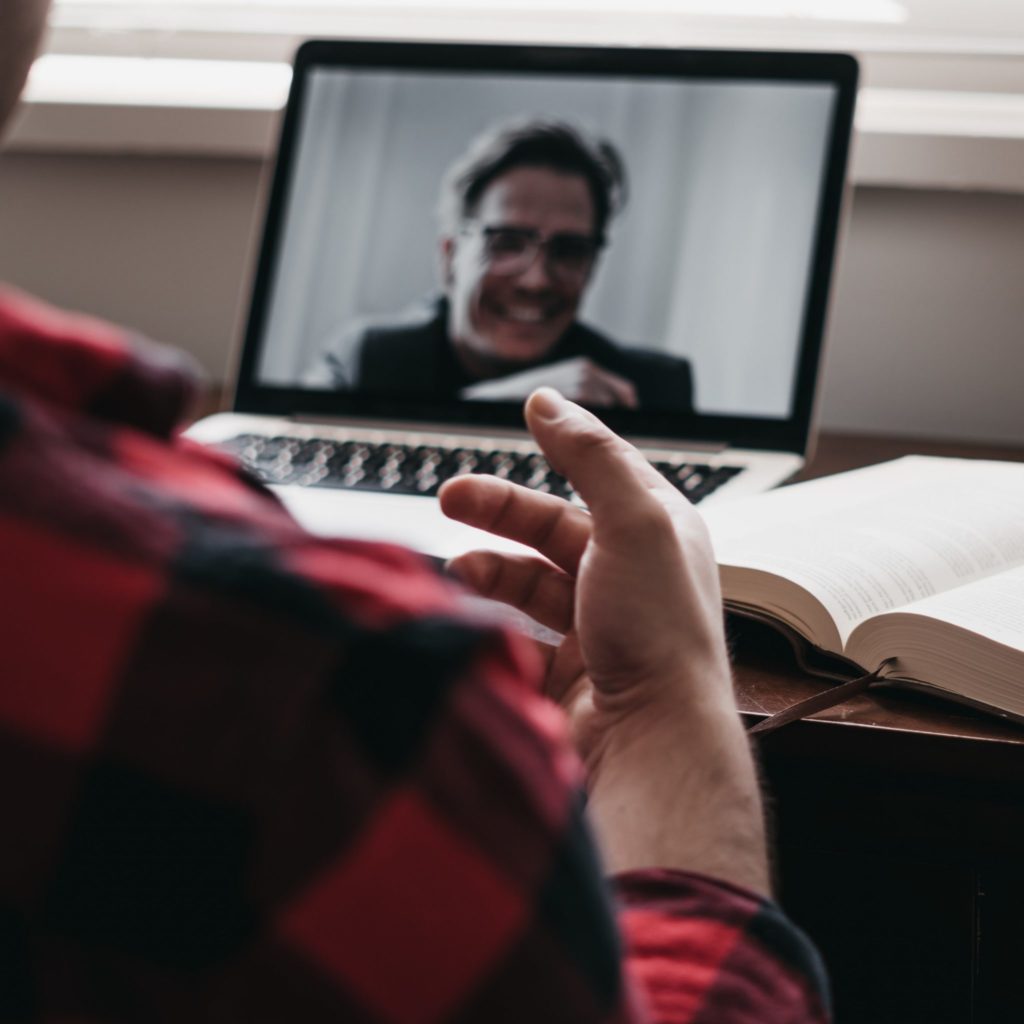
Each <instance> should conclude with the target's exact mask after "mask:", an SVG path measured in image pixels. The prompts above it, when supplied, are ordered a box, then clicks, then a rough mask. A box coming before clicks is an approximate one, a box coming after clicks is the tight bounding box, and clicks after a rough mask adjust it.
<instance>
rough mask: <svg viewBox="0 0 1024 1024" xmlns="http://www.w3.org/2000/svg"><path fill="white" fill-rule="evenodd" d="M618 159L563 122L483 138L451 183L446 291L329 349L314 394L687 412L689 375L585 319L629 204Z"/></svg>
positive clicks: (447, 183)
mask: <svg viewBox="0 0 1024 1024" xmlns="http://www.w3.org/2000/svg"><path fill="white" fill-rule="evenodd" d="M624 186H625V182H624V171H623V166H622V162H621V160H620V158H619V156H618V153H617V152H616V150H615V149H614V147H612V146H611V144H610V143H608V142H605V141H596V140H591V139H589V138H588V137H587V136H586V135H584V134H583V133H582V132H581V131H579V130H578V129H576V128H574V127H572V126H570V125H568V124H565V123H562V122H558V121H547V120H536V119H534V120H529V121H518V122H514V123H512V124H506V125H502V126H500V127H499V128H498V129H497V130H490V131H488V132H487V133H485V134H484V135H483V136H481V137H479V138H478V139H476V140H475V141H474V142H473V143H472V144H471V146H470V147H469V149H468V150H467V152H466V153H465V154H464V155H463V156H462V157H460V158H459V159H458V160H457V161H456V162H455V164H454V165H453V166H452V167H451V168H450V169H449V171H448V172H447V174H446V175H445V177H444V180H443V182H442V194H441V238H440V262H441V278H442V286H443V294H442V295H441V296H439V297H438V298H437V299H436V300H435V301H434V302H433V303H431V304H429V305H428V306H427V307H426V308H420V309H417V310H415V311H413V312H412V313H410V314H407V315H406V316H405V317H403V318H402V319H401V320H399V321H398V322H395V321H391V322H389V323H387V324H377V325H371V326H368V327H367V326H365V325H362V326H361V327H360V328H359V329H358V330H356V331H354V332H352V331H350V332H348V333H347V334H346V335H345V336H344V337H342V338H340V339H338V340H337V341H336V342H335V343H333V344H331V345H330V346H329V347H328V350H327V351H326V352H325V353H324V355H323V357H322V362H321V363H320V365H319V366H318V367H317V369H316V371H315V372H314V374H313V376H312V377H311V378H310V380H309V383H313V384H320V385H321V386H323V385H327V386H332V387H344V388H349V387H356V388H359V389H361V390H367V391H374V392H379V393H390V394H396V395H402V396H408V397H422V398H435V397H437V398H442V397H452V396H455V395H458V396H459V397H461V398H467V399H476V400H486V401H519V400H521V399H522V398H524V397H525V396H526V395H528V394H529V393H530V392H531V391H532V390H533V389H534V388H535V387H538V386H539V385H551V386H554V387H557V388H558V389H559V390H560V391H562V393H563V394H566V395H568V396H570V397H572V398H574V399H575V400H577V401H580V402H583V403H586V404H588V405H593V406H605V407H608V406H620V407H625V408H645V409H647V408H651V409H671V410H675V411H678V410H689V409H691V408H692V406H693V383H692V378H691V372H690V365H689V363H688V362H687V361H686V360H685V359H680V358H677V357H674V356H669V355H666V354H664V353H660V352H652V351H649V350H643V349H636V348H631V347H625V346H622V345H619V344H617V343H616V342H613V341H611V340H610V339H609V338H607V337H605V336H604V335H602V334H600V333H599V332H598V331H596V330H594V329H593V328H591V327H588V326H585V325H584V324H582V323H580V322H579V320H578V319H577V317H578V314H579V308H580V304H581V302H582V300H583V297H584V294H585V292H586V289H587V287H588V286H589V284H590V281H591V279H592V277H593V272H594V268H595V265H596V263H597V259H598V256H599V254H600V251H601V249H602V248H603V247H604V246H605V244H606V243H607V228H608V223H609V221H610V220H611V218H612V216H613V215H614V214H615V213H616V212H617V210H618V209H619V208H620V206H621V204H622V200H623V196H624Z"/></svg>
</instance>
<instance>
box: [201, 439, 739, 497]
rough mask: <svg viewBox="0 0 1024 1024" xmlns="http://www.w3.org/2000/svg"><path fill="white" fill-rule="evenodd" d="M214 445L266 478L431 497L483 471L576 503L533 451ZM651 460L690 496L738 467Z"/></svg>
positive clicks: (281, 442) (324, 443)
mask: <svg viewBox="0 0 1024 1024" xmlns="http://www.w3.org/2000/svg"><path fill="white" fill-rule="evenodd" d="M220 447H221V448H222V449H224V450H225V451H227V452H230V453H231V454H234V455H236V456H238V458H239V459H240V460H241V461H242V462H243V463H244V464H245V465H246V466H247V467H248V468H249V469H250V470H251V471H252V472H254V473H256V475H257V476H259V477H260V478H261V479H262V480H263V481H264V482H266V483H270V484H284V483H287V484H297V485H299V486H303V487H337V488H341V489H349V490H361V491H384V492H389V493H392V494H421V495H425V496H427V497H433V496H435V495H436V494H437V492H438V490H439V489H440V487H441V484H442V483H444V481H445V480H449V479H451V478H452V477H456V476H464V475H468V474H471V473H475V474H480V473H483V474H493V475H494V476H497V477H499V478H501V479H505V480H511V481H513V482H514V483H518V484H521V485H522V486H524V487H529V488H531V489H533V490H536V491H539V492H541V493H546V494H553V495H555V496H556V497H559V498H565V499H567V500H569V501H572V502H573V503H574V504H577V505H581V504H582V502H581V501H580V499H579V497H578V495H577V494H576V492H575V491H574V490H573V488H572V486H571V484H569V482H568V481H567V480H566V479H565V478H564V477H563V476H561V475H560V474H558V473H556V472H555V471H554V470H553V469H552V468H551V466H550V465H549V464H548V461H547V459H546V458H545V457H544V456H543V455H541V454H540V453H539V452H510V451H504V450H495V451H482V450H481V449H478V448H454V449H445V448H441V447H439V446H435V445H420V446H418V447H416V448H413V447H410V446H408V445H403V444H397V443H389V444H383V445H374V444H369V443H367V442H362V441H345V442H336V441H329V440H325V439H320V438H312V439H307V440H302V439H300V438H290V437H271V438H267V437H260V436H258V435H254V434H239V435H238V436H237V437H233V438H230V439H229V440H227V441H225V442H223V443H222V444H221V445H220ZM652 464H653V466H654V468H655V469H657V470H658V472H659V473H661V474H662V476H664V477H665V479H666V480H668V481H669V482H670V483H671V484H672V485H673V486H674V487H676V488H677V489H678V490H679V491H680V492H681V493H683V494H684V495H686V497H687V498H688V499H689V500H690V501H692V502H694V503H695V504H696V503H697V502H699V501H701V500H702V499H704V498H706V497H707V496H708V495H709V494H712V493H713V492H714V491H715V490H717V489H718V488H719V487H720V486H722V484H724V483H726V482H727V481H728V480H731V479H732V478H733V477H734V476H735V475H736V474H737V473H739V472H741V470H740V468H739V467H736V466H709V465H705V464H702V463H691V462H681V463H676V462H665V461H662V462H654V463H652Z"/></svg>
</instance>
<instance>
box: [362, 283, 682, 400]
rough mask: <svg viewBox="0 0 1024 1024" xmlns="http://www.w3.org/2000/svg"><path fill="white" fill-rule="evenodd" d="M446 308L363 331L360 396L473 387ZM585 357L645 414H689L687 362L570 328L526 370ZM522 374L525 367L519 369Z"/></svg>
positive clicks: (442, 394)
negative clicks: (621, 385) (619, 382)
mask: <svg viewBox="0 0 1024 1024" xmlns="http://www.w3.org/2000/svg"><path fill="white" fill-rule="evenodd" d="M447 323H448V307H447V301H446V300H445V299H439V300H438V301H437V303H436V304H435V305H434V307H433V310H432V311H430V310H428V311H427V315H426V317H425V318H424V320H423V321H422V322H419V323H417V322H415V321H411V320H407V321H405V322H403V323H401V324H397V325H392V326H377V327H368V328H366V329H365V330H364V332H363V336H362V338H361V339H360V341H359V342H358V343H357V344H358V345H359V356H358V378H357V380H355V381H354V382H353V383H354V384H355V386H356V387H357V388H359V390H361V391H364V390H365V391H373V392H377V393H379V394H389V395H396V396H402V397H410V398H411V397H416V398H424V399H431V398H453V397H455V395H456V394H457V393H458V392H459V391H460V390H461V389H462V388H464V387H466V385H468V384H472V383H475V381H474V380H473V379H472V378H470V377H468V376H467V375H466V373H465V371H464V370H463V369H462V367H461V365H460V364H459V362H458V360H457V358H456V356H455V352H454V350H453V348H452V345H451V343H450V341H449V340H448V330H447ZM576 356H585V357H587V358H588V359H591V360H592V361H593V362H595V363H596V364H597V365H598V366H602V367H604V368H605V369H606V370H610V371H611V372H612V373H617V374H619V376H621V377H625V378H626V379H627V380H630V381H632V382H633V384H634V385H635V387H636V390H637V400H638V402H639V404H640V407H641V408H643V409H645V410H654V411H658V410H665V411H673V412H692V411H693V375H692V373H691V370H690V363H689V361H688V360H686V359H682V358H679V357H676V356H670V355H666V354H665V353H663V352H651V351H649V350H646V349H637V348H627V347H626V346H623V345H619V344H617V343H615V342H613V341H612V340H611V339H609V338H607V337H605V336H604V335H603V334H600V333H599V332H598V331H595V330H594V329H593V328H591V327H586V326H585V325H583V324H581V323H574V324H572V326H570V328H569V329H568V330H567V331H566V332H565V334H564V335H563V336H562V338H561V339H560V340H559V342H558V344H557V345H555V346H554V348H553V349H552V350H551V351H550V352H549V353H548V354H547V355H546V356H545V357H544V359H541V360H539V361H538V362H536V363H531V364H530V365H531V366H544V365H547V364H550V363H558V362H561V361H562V360H564V359H572V358H574V357H576ZM523 369H526V367H523Z"/></svg>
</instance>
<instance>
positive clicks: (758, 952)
mask: <svg viewBox="0 0 1024 1024" xmlns="http://www.w3.org/2000/svg"><path fill="white" fill-rule="evenodd" d="M191 389H192V385H191V383H190V377H189V374H188V372H187V371H186V370H184V369H183V368H182V367H181V366H180V365H179V363H178V360H177V358H176V357H174V356H173V355H171V354H169V353H168V352H167V351H164V350H160V349H156V348H150V347H146V346H145V345H143V344H142V343H132V342H129V341H128V340H127V339H126V338H125V337H124V336H123V335H122V334H121V333H120V332H119V331H117V330H115V329H114V328H111V327H108V326H106V325H103V324H100V323H98V322H95V321H91V320H86V319H84V318H80V317H72V316H69V315H66V314H63V313H60V312H57V311H55V310H53V309H49V308H46V307H44V306H42V305H41V304H38V303H36V302H34V301H32V300H29V299H27V298H25V297H24V296H21V295H18V294H16V293H14V292H10V291H7V292H0V588H2V589H0V595H2V597H0V601H2V606H0V663H2V680H0V829H2V838H0V1021H25V1022H29V1021H52V1022H57V1021H113V1020H119V1021H120V1020H145V1021H147V1022H152V1021H204V1020H210V1021H214V1020H216V1021H218V1022H225V1021H231V1020H245V1021H260V1020H266V1021H292V1020H294V1021H303V1022H306V1021H308V1022H314V1021H320V1020H323V1021H331V1022H337V1021H357V1022H368V1024H369V1022H374V1024H377V1022H379V1024H406V1022H414V1021H424V1022H439V1021H465V1022H471V1021H503V1020H509V1021H540V1020H558V1021H573V1022H575V1021H580V1022H583V1021H608V1022H613V1021H626V1020H634V1019H647V1015H650V1017H653V1018H655V1019H658V1020H666V1021H687V1022H697V1021H705V1022H711V1021H714V1022H719V1024H733V1022H737V1024H739V1022H753V1021H757V1022H760V1024H771V1022H779V1024H781V1022H784V1021H785V1022H797V1021H801V1022H803V1021H820V1020H822V1019H823V1018H824V1015H825V1011H824V1009H823V1005H824V1002H825V998H826V997H825V996H824V983H823V980H822V976H821V973H820V969H819V967H818V961H817V958H816V956H815V954H814V952H813V950H812V949H811V948H810V947H809V945H808V944H807V942H806V940H805V939H804V938H803V937H802V936H801V935H800V933H799V932H797V931H796V930H795V929H794V928H793V927H792V926H791V925H790V924H789V923H788V922H787V921H786V920H785V919H784V918H783V917H782V916H781V915H780V913H779V912H778V910H777V909H776V908H774V907H773V906H772V905H771V904H769V903H766V902H764V901H761V900H759V899H757V898H756V897H754V896H751V895H749V894H748V893H745V892H741V891H738V890H736V889H734V888H731V887H730V886H728V885H724V884H721V883H718V882H714V881H712V880H709V879H704V878H700V877H697V876H692V875H686V874H684V873H679V872H656V871H648V872H637V873H633V874H629V875H624V876H620V877H619V878H617V879H615V880H614V885H615V887H616V888H617V891H618V899H619V902H620V904H621V909H620V913H619V926H620V928H621V930H622V934H623V936H624V945H625V953H623V952H622V950H621V948H620V939H619V937H618V933H617V930H616V926H615V922H614V918H613V915H612V913H611V911H610V910H609V902H608V896H607V893H606V883H605V881H604V880H603V879H602V876H601V873H600V869H599V865H598V863H597V861H596V858H595V854H594V851H593V847H592V845H591V841H590V839H589V837H588V834H587V832H586V828H585V826H584V824H583V821H582V817H581V801H580V797H579V782H580V778H579V767H578V765H577V762H576V761H575V759H574V757H573V756H572V754H571V753H570V752H569V749H568V747H567V745H566V740H565V737H564V730H563V727H562V723H561V720H560V716H559V712H558V711H557V709H555V708H554V707H553V706H551V705H550V704H548V703H547V702H546V701H545V700H544V699H542V698H541V697H540V696H539V695H538V694H537V692H536V689H535V687H534V685H533V684H532V682H531V681H532V680H533V679H534V678H535V677H536V667H535V665H534V664H533V663H532V661H531V658H530V652H529V651H528V649H527V648H526V647H524V646H523V645H522V644H520V643H519V642H517V641H516V640H515V639H514V638H513V637H511V636H510V635H508V634H507V633H505V632H503V631H502V630H500V629H498V628H495V627H493V626H491V625H489V624H487V623H484V622H482V621H479V620H478V619H474V618H473V616H472V614H471V613H469V612H467V611H466V610H465V609H464V607H463V605H462V603H461V602H460V600H459V598H458V595H457V593H456V592H455V590H454V588H453V587H452V585H451V584H449V583H447V582H445V581H443V580H442V579H440V578H439V577H437V576H436V575H434V574H433V573H432V572H430V571H429V570H428V569H427V568H426V567H425V566H424V565H423V564H422V563H421V562H420V561H419V560H418V559H417V558H416V557H415V556H413V555H411V554H409V553H407V552H404V551H402V550H399V549H396V548H392V547H385V546H379V545H368V544H361V543H354V542H349V543H346V542H335V543H328V542H325V541H323V540H318V539H314V538H312V537H310V536H308V535H307V534H305V533H303V531H302V530H301V529H300V528H299V527H298V526H296V525H295V523H294V522H293V521H292V520H291V519H290V518H289V517H288V515H287V514H286V513H285V512H284V510H283V509H282V508H281V506H280V505H279V504H278V502H277V501H276V500H275V499H274V498H273V497H272V496H270V495H269V494H268V493H267V492H266V491H264V490H263V489H262V488H261V487H260V486H259V485H257V484H255V483H253V482H252V481H251V480H249V479H248V478H246V477H245V476H244V475H243V474H242V473H240V472H239V471H238V470H237V469H236V468H235V467H234V466H233V464H232V463H231V462H230V461H229V460H228V459H226V458H225V457H223V456H220V455H218V454H216V453H214V452H210V451H206V450H202V449H200V448H198V447H197V446H195V445H194V444H191V443H189V442H187V441H184V440H182V439H180V438H177V437H175V434H174V429H175V425H176V424H177V423H178V421H179V420H180V418H181V416H182V414H183V412H184V410H185V406H186V403H187V401H188V398H189V396H190V394H191Z"/></svg>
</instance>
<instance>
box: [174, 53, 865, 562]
mask: <svg viewBox="0 0 1024 1024" xmlns="http://www.w3.org/2000/svg"><path fill="white" fill-rule="evenodd" d="M856 80H857V65H856V62H855V61H854V59H853V58H851V57H849V56H846V55H840V54H809V53H760V52H726V51H711V50H700V51H697V50H693V51H685V50H656V49H640V48H621V49H618V48H592V47H563V46H557V47H547V46H535V45H464V44H457V45H456V44H436V43H398V42H347V41H346V42H343V41H312V42H309V43H306V44H305V45H303V46H302V47H301V49H300V50H299V52H298V54H297V56H296V59H295V68H294V77H293V81H292V86H291V92H290V95H289V99H288V104H287V107H286V110H285V114H284V118H283V125H282V132H281V138H280V143H279V149H278V153H277V161H276V166H275V171H274V176H273V181H272V186H271V189H270V194H269V202H268V207H267V212H266V220H265V224H264V230H263V236H262V244H261V247H260V252H259V258H258V265H257V269H256V274H255V281H254V284H253V288H252V293H251V302H250V307H249V313H248V320H247V326H246V329H245V336H244V343H243V347H242V352H241V359H240V364H239V367H238V371H237V379H236V381H235V393H234V402H233V409H232V411H231V412H228V413H221V414H218V415H215V416H212V417H209V418H206V419H204V420H201V421H200V422H198V423H197V424H195V425H194V426H193V427H192V428H191V429H190V431H189V433H190V435H191V436H192V437H194V438H196V439H198V440H200V441H202V442H204V443H209V444H214V445H219V446H222V447H223V448H225V449H227V450H229V451H233V452H235V453H237V454H238V455H239V456H240V457H241V458H242V459H243V461H245V462H246V463H247V464H248V465H249V466H250V467H251V468H253V469H254V470H255V472H257V473H258V474H259V475H260V476H261V477H262V478H263V479H264V480H265V481H266V482H267V483H268V484H270V486H271V487H273V488H274V489H275V490H277V491H278V493H279V494H280V496H281V498H282V499H283V500H284V502H285V503H286V505H287V506H288V507H289V508H290V509H291V511H292V512H293V513H294V515H295V516H296V517H297V518H298V519H299V520H300V521H301V522H302V523H303V524H304V525H306V526H307V527H308V528H309V529H311V530H312V531H313V532H315V533H319V534H323V535H338V536H349V537H359V538H368V539H379V540H389V541H396V542H400V543H403V544H406V545H408V546H411V547H413V548H417V549H419V550H421V551H423V552H424V553H426V554H429V555H434V556H438V557H450V556H452V555H454V554H457V553H459V552H460V551H463V550H466V549H469V548H471V547H475V546H480V545H481V544H483V545H487V546H491V547H504V546H509V547H515V545H512V544H511V542H509V543H508V544H507V545H506V544H505V543H503V542H500V541H498V540H496V539H494V538H491V537H489V536H486V535H483V534H481V533H479V532H478V531H475V530H473V529H471V528H469V527H466V526H464V525H461V524H455V523H451V522H450V521H448V520H447V519H445V517H444V516H443V515H442V514H441V512H440V508H439V503H438V501H437V498H436V493H437V489H438V487H439V486H440V485H441V483H442V482H443V481H444V480H445V479H447V478H448V477H450V476H452V475H454V474H458V473H467V472H474V473H479V472H491V473H496V474H497V475H499V476H504V477H506V478H508V479H511V480H514V481H517V482H519V483H522V484H524V485H526V486H530V487H535V488H538V489H540V490H546V491H550V492H552V493H555V494H560V495H562V496H563V497H565V498H567V499H568V500H578V499H577V498H576V496H575V494H574V492H573V491H572V488H571V486H570V485H569V484H568V483H567V482H566V481H564V480H562V479H561V478H560V477H558V476H557V475H556V474H555V473H553V472H552V471H551V469H550V467H548V466H547V464H546V462H545V461H544V459H543V458H542V456H540V454H539V453H538V450H537V448H536V446H535V445H534V444H533V443H532V442H531V440H530V438H529V435H528V434H527V433H526V431H525V430H524V427H523V419H522V403H523V399H524V398H525V397H526V395H527V394H529V393H530V391H532V390H533V389H534V388H535V387H537V386H539V385H542V384H550V385H551V386H554V387H556V388H558V389H559V390H560V391H561V392H562V393H563V394H565V395H566V396H567V397H570V398H574V399H576V400H578V401H580V402H581V403H582V404H584V405H587V406H588V407H589V408H591V409H592V410H593V411H594V412H595V413H597V415H599V416H600V417H601V418H602V419H603V420H604V421H605V422H607V423H608V424H609V425H610V426H611V427H612V428H613V429H614V430H616V431H617V432H619V433H621V434H623V435H624V436H626V437H628V438H629V439H630V440H632V441H633V442H634V443H635V444H637V445H638V446H639V447H640V448H641V450H643V451H644V453H645V454H646V455H647V457H648V458H649V459H650V460H651V461H652V463H654V465H655V466H656V467H657V468H658V469H659V470H660V471H661V472H662V473H663V474H664V475H665V476H666V478H667V479H669V480H670V481H671V482H672V483H673V484H674V485H675V486H677V487H678V488H679V489H680V490H681V491H682V492H683V493H684V494H686V495H687V496H688V497H689V498H690V499H691V500H693V501H695V502H700V503H701V505H702V506H703V505H709V506H710V505H714V504H716V503H719V502H725V501H729V500H731V499H734V498H737V497H740V496H743V495H746V494H751V493H755V492H759V491H763V490H766V489H768V488H770V487H774V486H776V485H777V484H779V483H781V482H783V481H785V480H786V479H787V478H788V477H790V476H792V475H793V474H794V473H795V472H796V471H797V470H798V469H799V468H800V467H801V465H803V462H804V460H805V458H806V457H807V455H808V451H809V447H810V443H811V438H812V423H813V414H814V407H815V395H816V390H817V384H818V378H819V365H820V357H821V347H822V336H823V332H824V324H825V316H826V306H827V298H828V293H829V284H830V279H831V275H832V266H833V257H834V252H835V247H836V238H837V231H838V225H839V221H840V208H841V203H842V196H843V192H844V180H845V171H846V163H847V154H848V147H849V140H850V131H851V123H852V116H853V108H854V98H855V91H856Z"/></svg>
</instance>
